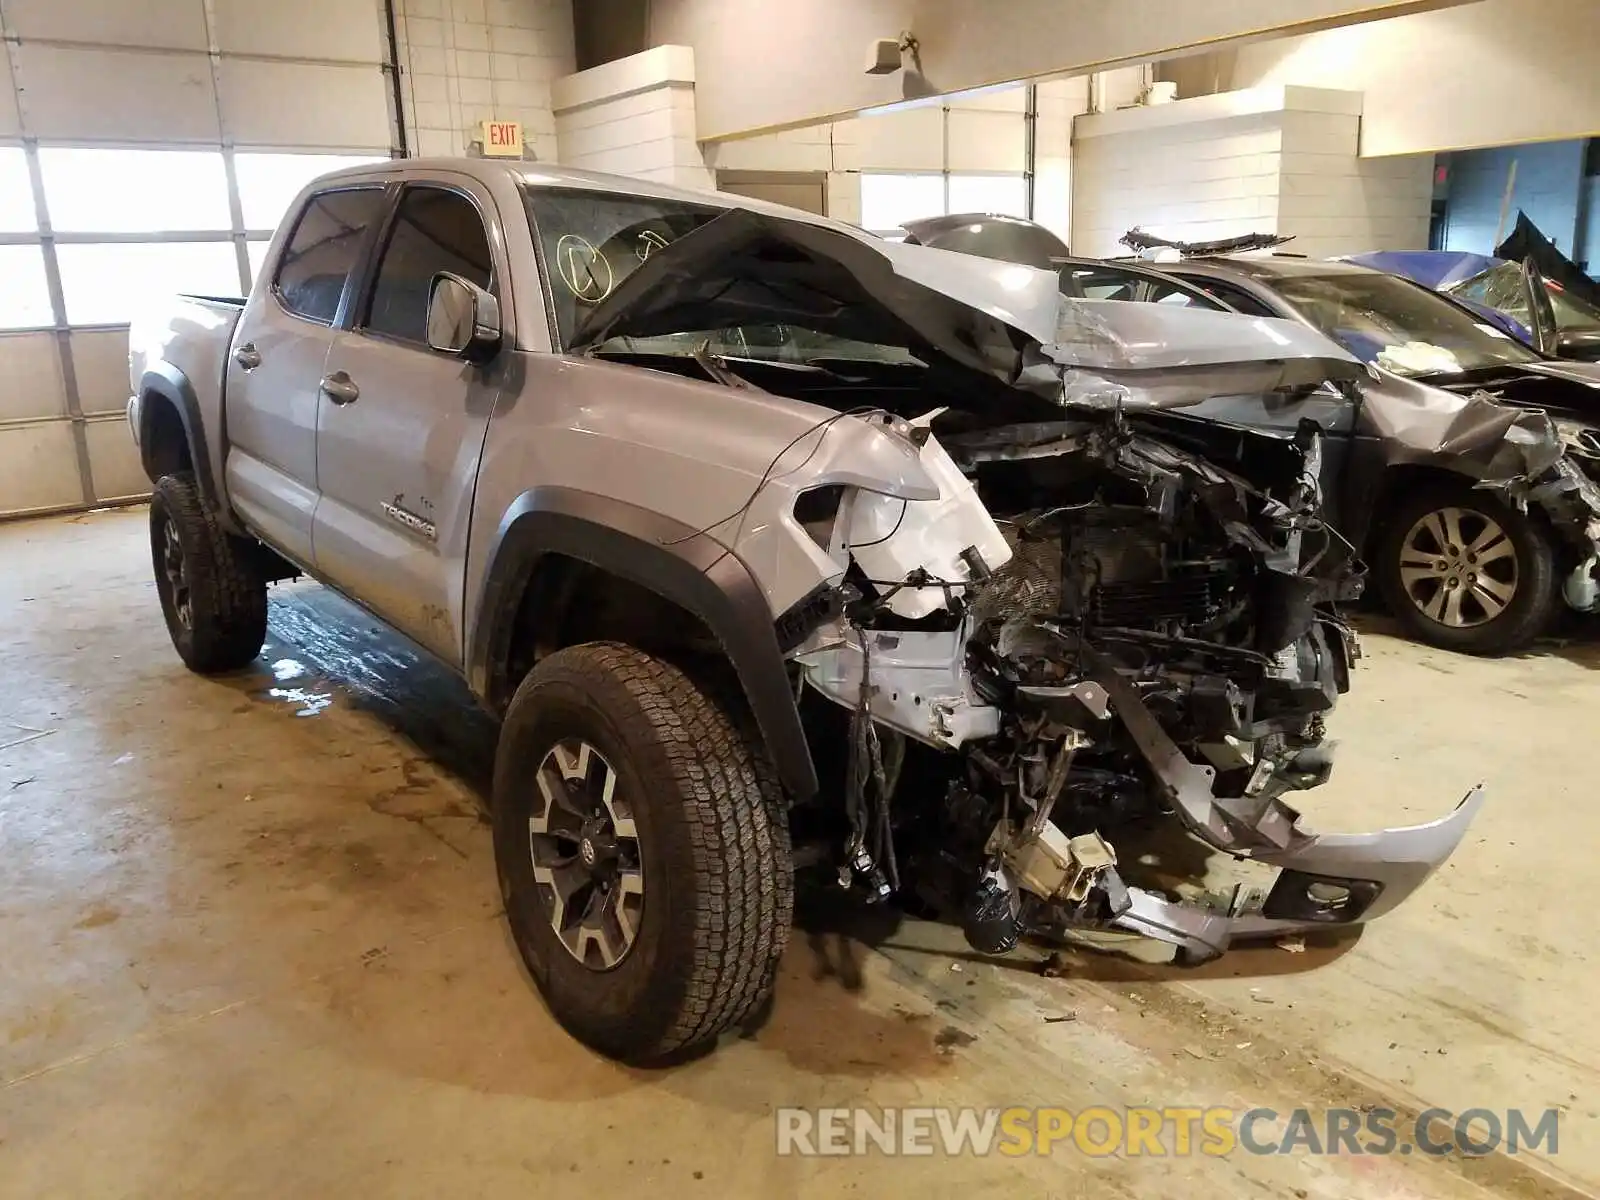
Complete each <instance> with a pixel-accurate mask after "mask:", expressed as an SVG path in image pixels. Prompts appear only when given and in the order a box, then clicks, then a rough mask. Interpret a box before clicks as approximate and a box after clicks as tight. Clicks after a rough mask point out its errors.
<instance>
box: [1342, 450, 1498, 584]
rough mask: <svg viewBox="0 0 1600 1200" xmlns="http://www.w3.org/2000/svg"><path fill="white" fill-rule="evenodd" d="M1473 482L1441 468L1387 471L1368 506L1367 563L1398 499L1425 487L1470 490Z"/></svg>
mask: <svg viewBox="0 0 1600 1200" xmlns="http://www.w3.org/2000/svg"><path fill="white" fill-rule="evenodd" d="M1472 484H1473V481H1472V480H1471V479H1470V478H1468V477H1467V476H1465V475H1457V474H1456V473H1455V472H1454V471H1446V470H1444V469H1443V468H1441V467H1432V466H1427V465H1425V464H1422V463H1402V464H1401V465H1400V466H1396V467H1390V468H1389V469H1388V470H1387V471H1385V472H1384V473H1383V475H1382V477H1381V478H1380V480H1379V482H1378V498H1377V500H1376V501H1375V502H1374V503H1373V506H1372V521H1371V523H1370V524H1369V525H1368V527H1367V537H1366V556H1367V558H1368V559H1369V561H1370V560H1371V559H1372V556H1373V555H1374V554H1376V552H1377V550H1378V547H1379V546H1380V545H1382V543H1383V539H1384V536H1385V535H1386V534H1387V533H1388V531H1389V518H1390V514H1391V513H1392V512H1393V511H1394V507H1395V505H1396V504H1398V503H1399V502H1400V497H1402V496H1405V495H1408V494H1410V493H1411V492H1415V491H1417V490H1418V489H1420V488H1425V487H1457V488H1463V489H1465V488H1470V487H1472Z"/></svg>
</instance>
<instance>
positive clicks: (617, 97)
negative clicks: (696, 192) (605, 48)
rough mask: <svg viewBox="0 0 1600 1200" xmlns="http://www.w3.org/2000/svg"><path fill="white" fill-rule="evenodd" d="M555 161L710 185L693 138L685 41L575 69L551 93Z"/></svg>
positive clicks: (665, 180)
mask: <svg viewBox="0 0 1600 1200" xmlns="http://www.w3.org/2000/svg"><path fill="white" fill-rule="evenodd" d="M552 104H553V106H554V111H555V116H554V121H555V129H556V136H557V143H558V146H559V148H560V152H561V162H562V163H563V164H565V165H566V166H570V167H587V168H589V169H590V170H594V171H610V172H612V173H614V174H618V175H633V176H636V177H638V178H641V179H654V180H657V181H659V182H662V183H673V184H677V185H679V186H681V187H694V188H711V187H713V186H714V184H713V176H712V174H711V171H710V170H708V169H707V167H706V164H705V159H704V158H703V157H702V155H701V153H700V146H699V143H698V142H697V141H696V140H695V114H694V55H693V52H692V51H690V50H689V49H688V48H687V47H685V46H657V47H656V48H655V49H653V50H647V51H645V52H644V53H643V54H635V55H633V56H631V57H629V58H625V59H620V60H618V61H616V62H610V63H606V64H604V65H602V66H599V67H594V68H592V69H590V70H588V71H580V72H578V73H577V74H574V75H568V76H566V77H565V78H563V79H561V80H559V81H557V83H556V85H555V88H554V91H553V92H552Z"/></svg>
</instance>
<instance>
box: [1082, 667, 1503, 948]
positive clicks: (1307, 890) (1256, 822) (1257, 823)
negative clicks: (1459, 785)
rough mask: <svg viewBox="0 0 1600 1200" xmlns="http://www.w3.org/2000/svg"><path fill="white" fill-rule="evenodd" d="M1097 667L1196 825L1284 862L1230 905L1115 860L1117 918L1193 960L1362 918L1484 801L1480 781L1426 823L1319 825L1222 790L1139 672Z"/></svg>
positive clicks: (1410, 887)
mask: <svg viewBox="0 0 1600 1200" xmlns="http://www.w3.org/2000/svg"><path fill="white" fill-rule="evenodd" d="M1095 679H1096V681H1097V682H1099V683H1100V684H1101V686H1102V687H1104V688H1105V689H1106V693H1107V695H1108V696H1109V698H1110V700H1111V703H1112V706H1113V707H1114V708H1115V709H1116V711H1117V714H1118V715H1119V716H1120V717H1121V718H1122V722H1123V725H1124V726H1125V727H1126V728H1127V730H1128V732H1129V733H1130V734H1131V735H1132V737H1133V740H1134V742H1135V743H1136V744H1137V745H1138V747H1139V749H1140V751H1141V753H1143V754H1144V756H1145V758H1146V760H1147V761H1148V762H1149V764H1150V766H1151V769H1152V770H1153V771H1154V773H1155V776H1156V778H1157V779H1158V780H1159V781H1160V783H1161V785H1162V787H1163V789H1164V790H1165V791H1166V794H1167V799H1168V801H1169V803H1170V804H1171V807H1172V809H1173V811H1174V812H1175V813H1176V814H1177V815H1178V816H1179V818H1180V819H1181V820H1182V821H1183V823H1184V825H1185V826H1186V827H1187V828H1188V830H1189V832H1190V833H1192V834H1193V835H1194V836H1195V837H1197V838H1199V839H1200V840H1201V841H1203V842H1205V843H1206V844H1207V845H1209V846H1211V847H1212V848H1214V849H1216V850H1219V851H1221V852H1222V853H1224V854H1229V855H1232V856H1234V857H1235V858H1240V859H1247V860H1250V861H1253V862H1261V863H1266V864H1268V865H1270V866H1274V867H1277V868H1279V874H1278V877H1277V880H1276V881H1275V883H1274V885H1273V887H1272V888H1271V889H1270V890H1269V891H1267V892H1265V893H1264V894H1263V893H1261V892H1260V891H1259V889H1246V888H1242V887H1241V888H1236V889H1235V891H1234V894H1233V896H1232V898H1231V900H1230V902H1229V903H1228V904H1226V905H1225V906H1221V907H1207V906H1206V905H1204V904H1196V903H1190V902H1185V901H1178V900H1169V899H1167V898H1166V897H1165V896H1161V895H1159V894H1157V893H1155V892H1150V891H1146V890H1144V889H1141V888H1130V887H1128V886H1126V885H1125V884H1124V883H1123V882H1122V880H1121V878H1120V876H1118V875H1117V874H1116V873H1115V871H1114V870H1112V871H1110V872H1107V873H1106V874H1105V875H1103V876H1102V878H1101V880H1100V885H1101V887H1102V888H1103V891H1104V895H1105V899H1106V901H1107V903H1108V905H1109V909H1110V912H1111V920H1110V923H1111V925H1113V926H1114V927H1116V928H1119V929H1126V930H1129V931H1131V932H1136V933H1142V934H1145V935H1146V936H1148V937H1153V938H1156V939H1158V940H1160V941H1164V942H1171V943H1173V944H1174V945H1176V946H1178V948H1179V950H1180V952H1181V953H1183V954H1185V955H1186V956H1187V957H1188V958H1189V960H1190V961H1200V960H1204V959H1207V958H1212V957H1215V956H1216V955H1218V954H1221V953H1222V951H1223V950H1225V949H1227V947H1228V946H1229V944H1230V943H1232V942H1234V941H1236V940H1239V939H1244V938H1261V937H1274V936H1281V935H1283V934H1287V933H1299V932H1303V931H1305V930H1308V929H1323V928H1328V927H1333V926H1341V925H1356V924H1360V923H1362V922H1365V921H1370V920H1372V919H1373V918H1374V917H1379V916H1382V915H1383V914H1384V913H1386V912H1388V911H1390V910H1391V909H1393V908H1395V907H1397V906H1398V905H1400V904H1402V903H1403V902H1404V901H1405V900H1406V898H1407V897H1409V896H1410V895H1411V894H1412V893H1413V892H1415V891H1416V890H1417V889H1418V888H1419V887H1421V886H1422V885H1423V883H1425V882H1426V881H1427V879H1428V877H1429V876H1430V875H1432V874H1433V873H1434V872H1435V871H1436V870H1438V869H1439V867H1440V866H1441V865H1443V863H1444V861H1445V860H1446V859H1448V858H1449V857H1450V855H1451V854H1452V853H1454V852H1455V849H1456V847H1457V846H1458V845H1460V844H1461V839H1462V838H1463V837H1464V836H1466V832H1467V827H1468V826H1469V825H1470V824H1471V823H1472V820H1473V818H1474V817H1476V816H1477V814H1478V810H1479V809H1480V808H1481V807H1483V800H1484V795H1483V788H1482V787H1481V786H1479V787H1476V788H1474V789H1472V791H1470V792H1468V793H1467V795H1466V797H1465V798H1464V799H1463V800H1462V801H1461V803H1460V804H1458V805H1457V806H1456V808H1455V811H1454V812H1452V813H1450V814H1449V815H1447V816H1444V817H1440V818H1439V819H1438V820H1435V821H1430V822H1428V823H1426V824H1423V825H1411V826H1403V827H1399V828H1395V829H1384V830H1379V831H1377V832H1375V833H1334V834H1318V833H1314V832H1312V831H1311V830H1310V829H1309V828H1307V827H1306V826H1305V825H1304V824H1303V823H1302V821H1301V817H1300V814H1299V813H1298V812H1296V811H1295V810H1294V809H1293V808H1291V807H1290V806H1289V805H1287V804H1285V803H1284V802H1283V801H1282V800H1281V799H1279V798H1278V797H1276V796H1258V797H1249V796H1243V797H1218V796H1216V795H1214V794H1213V792H1212V784H1213V781H1214V779H1215V776H1216V773H1215V771H1213V770H1212V768H1210V767H1207V766H1202V765H1200V764H1197V763H1194V762H1191V761H1190V760H1189V759H1188V757H1187V756H1186V755H1185V754H1184V753H1183V751H1182V750H1181V749H1180V748H1179V747H1178V746H1177V744H1176V743H1174V742H1173V741H1172V739H1171V738H1170V737H1169V736H1168V735H1167V732H1166V730H1164V729H1163V728H1162V727H1161V724H1160V723H1159V722H1158V721H1157V720H1156V719H1155V717H1154V715H1153V714H1151V712H1150V711H1149V709H1147V708H1146V707H1145V705H1144V703H1143V702H1142V701H1141V700H1140V698H1139V695H1138V693H1137V692H1136V691H1135V690H1134V688H1133V687H1132V685H1131V684H1129V683H1128V681H1127V680H1125V679H1124V678H1122V676H1120V675H1119V674H1118V673H1117V672H1116V671H1115V670H1113V669H1111V668H1110V667H1103V668H1102V669H1100V670H1097V671H1096V672H1095Z"/></svg>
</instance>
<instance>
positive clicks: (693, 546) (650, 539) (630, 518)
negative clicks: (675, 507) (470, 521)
mask: <svg viewBox="0 0 1600 1200" xmlns="http://www.w3.org/2000/svg"><path fill="white" fill-rule="evenodd" d="M547 554H561V555H564V556H566V557H568V558H573V559H577V560H578V561H580V562H586V563H589V564H591V565H592V566H595V567H598V568H600V569H601V570H604V571H607V572H609V573H611V574H613V575H616V576H618V577H620V578H623V579H627V580H628V581H630V582H631V583H635V584H638V585H639V586H641V587H644V588H647V589H649V590H650V591H652V592H654V593H656V594H657V595H658V596H660V597H662V598H663V599H665V600H669V601H671V602H672V603H674V604H676V605H678V607H680V608H682V609H684V610H686V611H688V612H690V613H692V614H694V616H696V617H697V618H699V619H700V620H701V621H703V622H704V623H705V625H706V627H707V628H708V629H710V631H711V632H712V634H713V635H714V636H715V637H716V639H717V641H718V642H719V643H720V644H721V646H722V649H723V652H724V653H725V654H726V655H727V656H728V661H729V663H730V664H731V665H732V667H733V670H734V674H735V675H736V676H737V677H738V680H739V685H740V687H741V689H742V690H743V692H744V696H745V700H746V701H747V702H748V704H749V705H750V710H751V713H752V714H753V715H754V717H755V719H756V724H757V726H758V727H759V728H760V731H761V736H762V739H763V741H764V742H765V744H766V748H767V752H768V754H770V755H771V757H772V761H773V765H774V766H775V767H776V768H777V772H778V777H779V779H780V780H781V781H782V783H783V785H784V787H785V789H786V790H787V791H788V792H789V794H790V796H791V797H793V798H794V799H796V800H805V799H809V798H810V797H811V796H813V795H815V794H816V791H817V786H818V785H817V771H816V765H815V763H814V762H813V761H812V757H811V748H810V746H809V745H808V744H807V742H806V734H805V729H804V727H803V726H802V725H801V722H800V710H799V706H798V704H797V702H796V700H795V694H794V688H793V685H792V684H791V683H790V680H789V673H788V668H787V666H786V663H785V660H784V657H783V652H782V650H781V649H780V648H779V645H778V637H777V631H776V627H775V624H774V620H773V615H772V611H771V609H770V608H769V607H768V604H767V599H766V595H765V593H764V592H763V591H762V590H761V586H760V585H759V584H758V583H757V582H756V580H755V577H754V576H753V575H752V574H751V573H750V569H749V568H748V567H747V566H745V564H744V562H743V561H742V560H740V559H739V558H738V557H737V556H736V555H734V554H733V553H732V552H730V551H728V550H726V549H725V548H724V547H723V546H722V545H721V544H720V543H719V542H717V541H715V540H713V539H712V538H710V537H708V536H706V535H705V534H704V533H699V532H697V531H695V530H693V529H691V528H690V527H688V526H687V525H683V524H681V523H680V522H678V521H675V520H673V519H672V518H670V517H665V516H662V515H661V514H659V513H655V512H651V511H650V510H648V509H643V508H639V507H637V506H636V505H632V504H628V503H626V502H625V501H621V500H614V499H611V498H609V497H606V496H599V495H595V494H594V493H591V492H584V491H580V490H578V489H575V488H563V487H540V488H533V489H530V490H529V491H526V492H523V493H522V494H521V495H520V496H518V497H517V499H516V500H515V501H513V502H512V504H511V505H510V506H509V507H508V508H507V510H506V512H505V515H504V516H503V517H502V518H501V521H500V525H499V528H498V530H497V531H496V533H495V535H494V544H493V545H492V546H491V547H490V548H489V551H488V554H487V555H486V557H485V561H486V562H487V563H488V568H487V573H486V575H485V578H484V582H483V585H482V588H481V590H480V593H479V602H478V606H477V613H476V617H475V619H474V621H473V627H472V631H471V641H470V643H469V645H468V650H467V674H468V679H469V681H470V682H471V685H472V688H473V690H474V691H475V692H476V693H477V694H478V695H480V696H483V697H486V698H489V697H492V696H493V695H495V694H496V693H497V692H498V691H499V688H497V687H496V684H497V682H498V683H500V684H503V683H504V682H505V681H503V680H500V681H497V680H496V679H495V674H496V672H497V671H498V670H502V669H503V668H502V667H500V666H499V664H502V663H504V661H505V656H506V653H507V650H508V648H509V645H510V640H511V635H512V629H513V625H514V623H515V621H516V618H517V611H518V606H519V604H520V602H521V599H522V595H523V589H524V588H525V586H526V584H527V581H528V580H529V579H530V578H532V576H533V573H534V571H535V570H536V569H537V567H538V564H539V560H540V559H541V558H542V557H544V556H545V555H547Z"/></svg>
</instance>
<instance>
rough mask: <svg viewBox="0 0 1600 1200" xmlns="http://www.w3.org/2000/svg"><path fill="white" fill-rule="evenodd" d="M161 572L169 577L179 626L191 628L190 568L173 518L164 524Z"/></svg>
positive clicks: (169, 585) (168, 585)
mask: <svg viewBox="0 0 1600 1200" xmlns="http://www.w3.org/2000/svg"><path fill="white" fill-rule="evenodd" d="M161 532H162V544H161V570H162V572H163V573H164V574H165V575H166V577H167V587H168V588H169V589H170V590H171V592H172V612H173V615H174V616H176V617H177V618H178V624H179V625H182V626H183V627H184V628H185V629H188V628H189V624H190V622H191V621H192V620H193V610H192V608H191V606H190V600H189V567H188V560H187V559H185V558H184V556H183V543H182V542H180V541H179V540H178V527H177V526H176V525H174V524H173V523H172V518H171V517H167V519H166V520H165V521H164V522H163V523H162V529H161Z"/></svg>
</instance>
